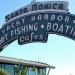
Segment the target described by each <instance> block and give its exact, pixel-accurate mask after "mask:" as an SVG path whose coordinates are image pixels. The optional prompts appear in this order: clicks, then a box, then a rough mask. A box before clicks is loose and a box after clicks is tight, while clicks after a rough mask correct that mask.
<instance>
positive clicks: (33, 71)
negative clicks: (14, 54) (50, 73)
mask: <svg viewBox="0 0 75 75" xmlns="http://www.w3.org/2000/svg"><path fill="white" fill-rule="evenodd" d="M47 68H49V69H54V68H55V67H54V66H50V65H48V64H46V63H41V62H36V61H28V60H21V59H16V58H10V57H3V56H0V69H4V70H5V71H7V73H8V74H9V75H19V74H20V75H21V74H22V73H23V74H24V75H46V74H47V73H46V69H47Z"/></svg>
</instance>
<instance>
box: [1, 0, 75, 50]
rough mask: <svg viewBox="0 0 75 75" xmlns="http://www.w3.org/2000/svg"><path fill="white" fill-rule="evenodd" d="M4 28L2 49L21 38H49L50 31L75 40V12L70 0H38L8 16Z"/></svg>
mask: <svg viewBox="0 0 75 75" xmlns="http://www.w3.org/2000/svg"><path fill="white" fill-rule="evenodd" d="M5 21H6V22H5V24H4V25H3V26H2V28H0V51H2V50H3V49H4V48H5V47H6V46H8V45H9V44H10V43H11V42H13V41H14V40H17V39H18V44H20V45H23V44H26V43H31V42H47V38H48V34H58V35H63V36H66V37H68V38H71V39H74V40H75V15H73V14H70V13H69V11H68V2H67V1H47V2H35V1H33V2H32V3H31V4H29V5H27V6H25V7H23V8H20V9H18V10H16V11H14V12H12V13H11V14H8V15H7V16H6V17H5Z"/></svg>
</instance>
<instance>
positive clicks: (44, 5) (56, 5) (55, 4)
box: [5, 1, 69, 22]
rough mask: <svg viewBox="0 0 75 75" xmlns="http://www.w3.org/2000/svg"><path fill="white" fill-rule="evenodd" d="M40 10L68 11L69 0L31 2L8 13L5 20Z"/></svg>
mask: <svg viewBox="0 0 75 75" xmlns="http://www.w3.org/2000/svg"><path fill="white" fill-rule="evenodd" d="M40 10H51V11H52V10H54V12H57V11H59V10H60V11H59V12H62V13H63V12H64V13H68V12H69V10H68V2H67V1H44V2H34V1H33V2H31V4H29V5H27V6H25V7H23V8H20V9H18V10H16V11H14V12H12V13H10V14H8V15H6V16H5V22H8V21H10V20H11V19H13V18H15V17H18V16H20V15H22V14H26V13H29V12H33V11H40Z"/></svg>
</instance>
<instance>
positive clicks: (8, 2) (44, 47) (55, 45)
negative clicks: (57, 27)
mask: <svg viewBox="0 0 75 75" xmlns="http://www.w3.org/2000/svg"><path fill="white" fill-rule="evenodd" d="M37 1H46V0H37ZM67 1H69V10H70V13H72V14H75V5H74V4H75V0H67ZM30 2H31V0H0V27H1V26H2V25H3V24H4V22H5V20H4V17H5V16H6V15H7V14H8V13H11V12H12V11H14V10H16V9H18V8H21V7H23V6H25V5H27V4H29V3H30ZM0 55H1V56H9V57H15V58H20V59H24V60H33V61H41V62H45V63H48V64H50V65H54V66H55V67H56V69H55V70H51V72H50V74H51V75H69V74H72V75H75V41H74V40H71V39H69V38H66V37H63V36H59V35H56V34H49V36H48V42H47V43H29V44H25V45H18V43H17V40H16V41H14V42H13V43H11V44H10V45H9V46H8V47H6V48H5V49H4V50H3V51H2V52H1V53H0Z"/></svg>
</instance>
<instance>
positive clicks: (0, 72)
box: [0, 69, 9, 75]
mask: <svg viewBox="0 0 75 75" xmlns="http://www.w3.org/2000/svg"><path fill="white" fill-rule="evenodd" d="M0 75H9V74H8V72H7V71H5V70H4V69H0Z"/></svg>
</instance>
